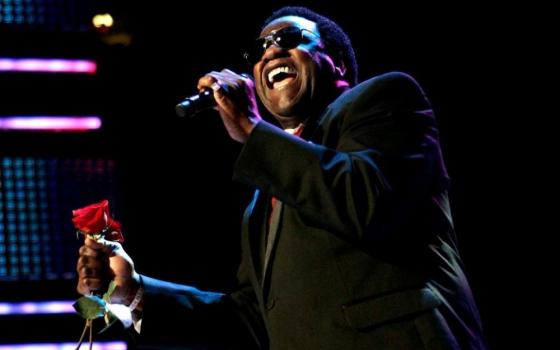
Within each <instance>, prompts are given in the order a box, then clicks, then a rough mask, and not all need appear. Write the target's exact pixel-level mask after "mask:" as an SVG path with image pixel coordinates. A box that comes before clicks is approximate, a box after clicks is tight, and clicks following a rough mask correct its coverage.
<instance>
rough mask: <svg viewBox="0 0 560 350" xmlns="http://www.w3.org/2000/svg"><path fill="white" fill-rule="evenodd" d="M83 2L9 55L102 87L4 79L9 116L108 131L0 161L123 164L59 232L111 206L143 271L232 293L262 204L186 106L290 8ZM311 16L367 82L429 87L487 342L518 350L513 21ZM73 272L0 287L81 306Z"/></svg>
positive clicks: (86, 196) (70, 322)
mask: <svg viewBox="0 0 560 350" xmlns="http://www.w3.org/2000/svg"><path fill="white" fill-rule="evenodd" d="M6 3H9V2H4V3H3V4H4V5H6ZM47 3H50V4H54V5H53V6H68V4H72V2H71V1H59V2H55V1H52V2H47ZM74 3H75V4H77V5H75V8H74V11H76V12H75V13H78V14H81V15H83V18H81V17H80V16H78V17H76V15H74V16H70V17H65V15H60V18H59V19H58V20H56V21H54V22H53V23H54V24H53V23H51V24H50V25H43V26H33V25H20V26H16V25H11V24H9V23H8V24H6V23H0V24H1V27H0V29H1V31H0V56H4V57H76V58H93V59H96V60H98V62H99V71H98V74H97V75H96V76H94V77H90V76H87V77H84V76H77V77H75V76H71V77H67V76H62V75H60V74H43V75H37V76H32V75H29V74H7V73H4V74H1V73H0V93H1V94H0V96H1V97H0V115H14V114H54V115H56V114H99V115H101V116H102V118H103V123H104V126H103V128H102V130H101V131H97V132H92V133H86V134H45V133H22V132H7V131H6V132H1V133H0V147H1V148H0V155H1V156H2V157H24V158H25V157H35V158H45V159H63V160H64V159H66V160H68V159H82V160H88V159H89V160H92V161H94V162H96V161H97V162H101V161H102V160H103V161H104V162H107V161H110V164H112V165H111V167H112V168H111V172H110V176H111V178H112V179H113V180H112V182H111V181H109V183H110V186H108V187H104V186H101V185H99V183H100V182H99V181H98V180H96V175H95V173H94V174H93V175H92V173H91V172H90V173H88V174H89V175H88V176H89V177H87V176H86V178H87V179H86V180H84V181H83V182H79V183H78V185H80V186H83V187H84V188H82V189H80V188H79V186H78V185H76V183H72V186H73V187H69V188H71V189H70V190H72V191H74V193H75V194H76V195H75V196H70V197H65V198H66V201H65V202H64V203H60V207H62V208H63V209H64V210H67V213H68V216H67V218H65V217H62V220H63V221H64V220H66V219H67V220H68V223H67V224H65V225H66V226H65V228H64V229H65V230H66V229H67V230H68V231H67V232H62V233H61V234H63V235H73V230H72V227H71V225H70V213H69V210H70V209H72V208H76V207H79V206H83V205H86V204H88V203H90V202H92V201H97V200H101V199H103V198H109V199H110V200H111V203H112V207H113V212H114V215H115V216H116V218H117V219H119V220H121V221H122V222H123V225H124V234H125V237H126V242H125V248H126V249H127V251H128V252H129V253H130V255H131V256H132V257H133V258H134V260H135V263H136V267H137V269H138V270H139V271H140V272H142V273H144V274H147V275H150V276H154V277H159V278H162V279H169V280H173V281H177V282H184V283H189V284H193V285H195V286H197V287H200V288H202V289H213V290H228V289H230V288H232V286H233V285H234V278H235V271H236V268H237V263H238V260H239V243H238V238H239V227H240V225H239V224H240V220H241V213H242V210H243V209H244V205H245V204H246V203H247V201H248V199H249V195H250V190H249V189H247V188H245V187H243V186H241V185H238V184H235V183H232V181H231V170H232V165H233V162H234V161H235V159H236V155H237V154H238V152H239V150H240V145H238V144H236V143H235V142H233V141H231V140H229V138H228V137H227V135H226V133H225V131H224V129H223V127H222V125H221V122H220V120H219V118H218V116H217V115H216V114H215V113H214V112H206V113H202V114H201V115H199V116H197V117H196V118H193V119H190V120H186V119H179V118H178V117H176V115H175V113H174V105H175V104H176V103H177V102H178V101H179V100H180V99H181V98H183V97H184V96H187V95H191V94H192V93H193V92H195V90H196V81H197V80H198V78H199V77H200V76H202V75H203V74H204V73H206V72H208V71H210V70H220V69H222V68H226V67H227V68H230V69H233V70H236V71H248V69H247V67H246V66H245V64H244V62H243V60H242V56H241V53H242V48H243V47H244V44H245V43H246V42H247V41H248V40H250V39H252V38H255V37H256V36H257V35H258V32H259V29H260V24H261V22H262V20H263V19H264V18H265V17H266V16H267V15H268V14H269V13H270V12H271V10H272V9H275V8H277V7H279V6H280V5H284V4H285V3H283V2H280V1H271V2H262V3H259V4H255V2H238V3H232V2H227V3H225V4H218V3H216V2H211V1H208V2H199V3H198V4H197V6H196V8H195V7H194V6H193V5H192V2H186V1H166V2H161V1H160V2H143V3H142V4H139V2H136V1H115V2H111V1H94V0H89V1H74ZM298 4H303V5H308V6H310V7H311V8H313V9H315V10H317V11H319V12H322V13H324V14H326V15H327V16H330V17H332V18H333V19H334V20H335V21H337V22H339V23H340V24H341V26H342V27H343V28H344V29H345V30H346V31H347V32H348V33H349V35H350V37H351V38H352V39H353V44H354V46H355V49H356V52H357V56H358V63H359V64H360V79H361V80H363V79H366V78H368V77H370V76H372V75H375V74H378V73H381V72H385V71H389V70H401V71H405V72H408V73H410V74H412V75H413V76H414V77H416V78H417V79H418V81H419V82H420V84H421V85H422V86H423V87H424V88H425V90H426V92H427V94H428V96H429V97H430V98H431V101H432V103H433V105H434V108H435V111H436V114H437V117H438V118H439V122H440V126H441V137H442V144H443V147H444V156H445V158H446V161H447V165H448V170H449V173H450V175H451V178H452V181H453V183H452V205H453V208H454V218H455V224H456V228H457V233H458V235H459V243H460V247H461V249H462V254H463V258H464V261H465V264H466V269H467V271H468V274H469V277H470V281H471V283H472V287H473V290H474V293H475V296H476V299H477V301H478V303H479V307H480V311H481V315H482V318H483V323H484V326H485V329H486V332H487V336H488V339H489V342H490V344H491V345H492V346H493V348H496V349H501V348H509V347H510V346H511V345H512V344H514V343H515V344H517V345H519V344H520V342H521V341H522V340H521V339H520V337H521V331H520V330H521V328H522V327H525V326H526V325H524V324H523V323H526V322H527V320H526V319H523V317H522V316H521V315H522V313H523V312H524V311H526V309H528V308H529V307H528V306H523V305H525V304H524V303H520V302H519V300H520V299H522V298H523V294H524V291H521V290H519V288H518V287H517V285H518V284H517V283H516V279H517V278H518V275H517V274H523V273H524V272H523V271H524V270H523V269H522V268H521V262H519V260H518V259H519V258H521V259H526V258H527V257H528V255H527V254H528V253H526V250H523V251H525V253H523V252H521V254H520V256H518V253H520V252H519V250H520V247H521V246H522V244H521V242H522V239H521V238H520V235H519V234H517V233H516V234H512V232H527V231H529V230H530V229H531V228H534V226H533V225H534V224H533V223H531V222H530V221H529V220H528V219H524V218H525V217H526V216H527V214H526V212H525V210H526V207H527V202H526V200H525V197H523V196H522V195H521V194H520V192H521V190H520V182H521V181H522V180H523V179H524V178H525V175H527V176H528V174H526V173H527V172H528V171H527V170H526V169H527V166H519V164H518V159H519V157H525V156H526V155H525V154H523V152H524V151H523V149H522V148H520V147H518V146H519V142H520V138H521V139H523V137H525V138H527V137H529V136H527V135H525V136H523V134H521V135H519V130H521V129H522V126H523V122H522V121H519V120H517V119H515V118H513V115H514V111H513V110H512V108H511V107H506V106H507V105H508V104H510V102H511V99H512V98H513V99H514V100H515V97H512V96H511V95H509V91H511V88H512V87H511V84H514V83H513V81H514V80H513V79H512V77H511V76H510V74H511V72H510V71H509V70H508V69H506V68H505V65H504V63H503V62H504V61H505V60H508V59H509V58H510V57H512V56H513V55H514V50H513V49H512V48H513V45H512V43H513V42H514V41H517V40H519V36H518V33H517V31H516V30H515V29H514V28H513V27H514V24H513V23H512V22H514V21H513V20H508V19H507V18H504V16H502V14H503V13H502V12H500V11H502V10H489V9H488V8H485V7H483V6H482V5H477V4H474V3H468V4H467V3H463V4H457V5H453V6H451V5H438V7H437V8H436V6H435V5H430V6H429V5H425V4H424V5H409V4H405V3H404V2H402V3H401V2H397V3H393V4H392V5H382V4H380V3H367V4H366V3H365V2H364V1H343V2H331V3H327V2H319V1H302V2H299V3H298ZM105 11H108V12H110V13H112V14H113V16H114V18H115V21H116V22H115V26H114V27H113V28H111V29H110V30H109V31H108V32H106V33H100V32H98V31H95V30H93V29H92V28H91V27H89V22H88V21H89V18H90V16H89V15H90V14H94V13H99V12H105ZM53 16H54V15H53ZM57 21H58V22H57ZM64 21H69V22H68V23H67V25H66V26H64V25H62V24H61V23H65V22H64ZM59 22H60V23H59ZM84 23H85V24H84ZM47 24H48V23H47ZM518 48H519V46H518V45H516V49H518ZM520 126H521V128H519V129H517V130H518V131H517V132H516V133H512V132H510V130H511V128H512V127H520ZM520 136H521V137H520ZM526 141H527V140H526V139H525V140H524V141H523V142H526ZM103 164H105V163H103ZM104 174H105V175H107V173H106V172H105V173H104ZM88 179H89V180H88ZM61 181H62V180H61ZM88 181H91V183H96V184H97V185H96V187H91V186H90V183H89V182H88ZM96 181H97V182H96ZM103 181H106V179H105V180H103ZM101 183H105V182H101ZM61 186H64V184H62V185H61ZM68 186H70V185H68ZM88 186H89V187H88ZM92 188H95V190H92ZM0 190H2V189H1V188H0ZM76 191H77V192H76ZM65 212H66V211H65ZM63 213H64V212H63ZM65 244H66V245H65V246H64V249H65V250H63V249H61V250H60V251H59V254H64V255H67V256H69V257H70V258H69V260H70V261H72V262H73V260H74V257H75V256H76V255H77V251H76V247H77V246H78V245H79V242H75V243H74V242H73V241H72V242H70V243H65ZM514 257H515V258H514ZM72 268H73V266H70V274H66V275H64V276H59V277H53V278H50V279H48V278H46V276H42V275H39V276H36V277H35V278H25V277H19V278H15V279H11V280H10V279H4V280H1V281H0V287H1V289H0V293H1V294H0V301H22V300H50V299H74V298H77V294H76V292H75V290H74V285H75V279H74V278H75V276H74V275H72V271H71V269H72ZM514 305H517V306H514ZM30 327H31V328H30ZM81 327H82V323H81V322H79V320H78V319H77V318H75V317H73V316H59V317H58V318H54V316H51V317H50V318H49V317H46V316H44V317H34V318H33V317H27V318H25V317H22V316H18V317H9V316H0V343H15V342H32V341H33V342H35V341H47V340H64V341H73V340H76V339H77V337H78V336H79V333H80V330H81ZM22 329H23V330H22ZM30 329H32V331H31V330H30ZM7 330H9V331H7ZM524 332H526V331H524ZM514 334H515V335H514ZM108 337H118V335H115V334H112V335H109V336H108ZM533 341H534V340H533ZM537 348H538V347H537Z"/></svg>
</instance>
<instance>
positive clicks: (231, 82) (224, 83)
mask: <svg viewBox="0 0 560 350" xmlns="http://www.w3.org/2000/svg"><path fill="white" fill-rule="evenodd" d="M252 82H253V80H252V79H251V77H250V76H249V75H248V74H237V73H235V72H233V71H231V70H229V69H223V70H222V71H221V72H217V71H212V72H210V73H208V74H206V75H205V76H203V77H202V78H200V79H199V80H198V85H197V88H198V89H199V90H203V89H212V90H214V91H216V92H217V91H220V92H221V93H225V92H233V91H239V90H241V89H242V88H243V87H244V86H245V85H249V86H252Z"/></svg>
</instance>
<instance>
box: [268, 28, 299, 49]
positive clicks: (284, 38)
mask: <svg viewBox="0 0 560 350" xmlns="http://www.w3.org/2000/svg"><path fill="white" fill-rule="evenodd" d="M301 38H302V36H301V29H299V28H297V27H287V28H285V29H282V30H280V31H278V32H276V33H275V34H274V42H275V43H276V45H278V46H280V47H281V48H284V49H293V48H294V47H296V46H298V45H299V44H301Z"/></svg>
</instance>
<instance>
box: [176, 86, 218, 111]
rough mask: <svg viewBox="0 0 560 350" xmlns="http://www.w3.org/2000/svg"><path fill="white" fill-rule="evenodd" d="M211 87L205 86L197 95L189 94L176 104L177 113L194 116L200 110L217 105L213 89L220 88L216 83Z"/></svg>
mask: <svg viewBox="0 0 560 350" xmlns="http://www.w3.org/2000/svg"><path fill="white" fill-rule="evenodd" d="M213 85H215V86H211V87H210V88H205V89H204V90H202V91H201V92H199V93H198V94H196V95H192V96H189V97H187V98H185V99H184V100H183V101H181V102H179V103H178V104H177V105H176V106H175V113H177V115H178V116H179V117H193V116H194V115H196V114H197V113H199V112H202V111H204V110H206V109H208V108H212V107H215V106H216V100H215V99H214V93H213V90H217V89H219V88H220V86H219V85H218V83H214V84H213Z"/></svg>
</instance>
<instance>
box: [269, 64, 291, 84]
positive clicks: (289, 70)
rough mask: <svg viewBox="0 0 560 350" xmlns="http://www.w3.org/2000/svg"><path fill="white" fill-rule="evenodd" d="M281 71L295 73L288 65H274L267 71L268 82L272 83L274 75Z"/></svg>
mask: <svg viewBox="0 0 560 350" xmlns="http://www.w3.org/2000/svg"><path fill="white" fill-rule="evenodd" d="M281 73H286V74H289V73H295V71H294V70H293V69H292V68H290V67H288V66H280V67H276V68H274V69H273V70H271V71H270V72H268V82H269V83H271V84H272V83H274V77H275V76H277V75H278V74H281Z"/></svg>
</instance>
